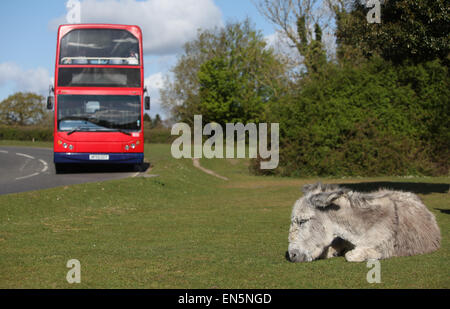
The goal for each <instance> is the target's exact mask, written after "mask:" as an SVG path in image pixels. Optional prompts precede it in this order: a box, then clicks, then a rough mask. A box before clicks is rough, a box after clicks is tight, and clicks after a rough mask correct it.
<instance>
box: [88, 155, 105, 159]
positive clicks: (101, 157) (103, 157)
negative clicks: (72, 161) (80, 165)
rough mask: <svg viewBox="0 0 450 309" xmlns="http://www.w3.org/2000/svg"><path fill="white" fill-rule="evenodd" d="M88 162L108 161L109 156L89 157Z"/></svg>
mask: <svg viewBox="0 0 450 309" xmlns="http://www.w3.org/2000/svg"><path fill="white" fill-rule="evenodd" d="M89 160H109V155H93V154H91V155H89Z"/></svg>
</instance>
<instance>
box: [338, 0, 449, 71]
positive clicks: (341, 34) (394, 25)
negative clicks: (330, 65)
mask: <svg viewBox="0 0 450 309" xmlns="http://www.w3.org/2000/svg"><path fill="white" fill-rule="evenodd" d="M335 12H336V21H337V31H336V37H337V42H338V45H339V51H338V54H339V56H340V58H341V59H347V60H350V61H352V59H354V57H355V52H359V53H360V54H361V55H363V56H364V57H370V56H372V55H373V54H379V55H381V56H382V57H383V58H384V59H386V60H389V61H392V62H393V63H394V64H399V63H402V62H403V61H405V60H410V61H413V62H414V63H419V62H423V61H430V60H433V59H435V58H438V59H441V60H443V61H448V58H447V57H448V56H449V51H450V49H449V48H450V36H449V34H450V2H449V1H447V0H395V1H394V0H389V1H384V2H383V4H382V5H381V23H380V24H369V23H367V20H366V15H367V12H368V8H366V7H365V5H364V4H363V3H362V2H361V1H359V0H352V1H351V3H350V11H347V10H345V9H343V8H342V7H340V8H339V7H337V6H336V7H335ZM447 64H448V63H447Z"/></svg>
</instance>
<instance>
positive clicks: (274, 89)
mask: <svg viewBox="0 0 450 309" xmlns="http://www.w3.org/2000/svg"><path fill="white" fill-rule="evenodd" d="M283 70H284V67H283V64H282V63H281V62H280V61H279V60H278V59H277V57H276V56H275V54H274V53H273V51H272V49H270V48H268V47H267V45H266V41H265V40H264V37H263V36H262V34H261V33H260V32H258V31H256V30H254V29H253V27H252V26H251V24H250V21H249V20H246V21H244V22H238V23H229V24H227V25H226V26H225V28H222V29H215V30H204V31H200V32H199V33H198V36H197V39H196V40H194V41H192V42H189V43H187V44H186V45H185V48H184V53H183V55H182V56H181V57H180V58H179V59H178V62H177V64H176V65H175V67H174V68H173V70H172V73H173V78H172V79H171V80H170V79H169V78H168V79H167V83H166V84H168V86H167V87H166V88H165V89H163V90H162V91H161V99H162V102H163V105H164V106H165V107H166V108H168V109H169V110H171V112H172V114H173V115H174V116H175V118H176V119H177V120H182V121H185V122H188V123H192V121H193V115H195V114H202V115H203V118H204V120H205V121H216V122H219V123H225V122H230V121H233V122H235V121H242V122H249V121H252V122H259V121H261V120H263V119H264V114H265V108H266V107H267V105H268V104H269V102H271V101H272V100H273V98H274V97H276V96H277V93H278V92H279V91H280V87H281V85H282V83H283V77H284V75H283Z"/></svg>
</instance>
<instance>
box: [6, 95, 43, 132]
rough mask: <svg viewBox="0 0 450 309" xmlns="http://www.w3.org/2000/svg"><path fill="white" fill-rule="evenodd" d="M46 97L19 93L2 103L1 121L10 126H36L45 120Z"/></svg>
mask: <svg viewBox="0 0 450 309" xmlns="http://www.w3.org/2000/svg"><path fill="white" fill-rule="evenodd" d="M46 114H47V113H46V110H45V105H44V97H43V96H41V95H38V94H35V93H31V92H27V93H23V92H17V93H15V94H13V95H10V96H9V97H8V98H6V99H5V100H3V101H2V102H1V103H0V119H1V121H2V122H3V123H5V124H8V125H21V126H23V125H29V124H36V123H39V122H41V121H42V120H44V119H45V116H46Z"/></svg>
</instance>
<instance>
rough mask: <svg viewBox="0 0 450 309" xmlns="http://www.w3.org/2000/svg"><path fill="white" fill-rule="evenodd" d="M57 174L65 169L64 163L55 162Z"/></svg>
mask: <svg viewBox="0 0 450 309" xmlns="http://www.w3.org/2000/svg"><path fill="white" fill-rule="evenodd" d="M55 171H56V174H61V173H63V172H64V171H65V166H64V164H62V163H55Z"/></svg>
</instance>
